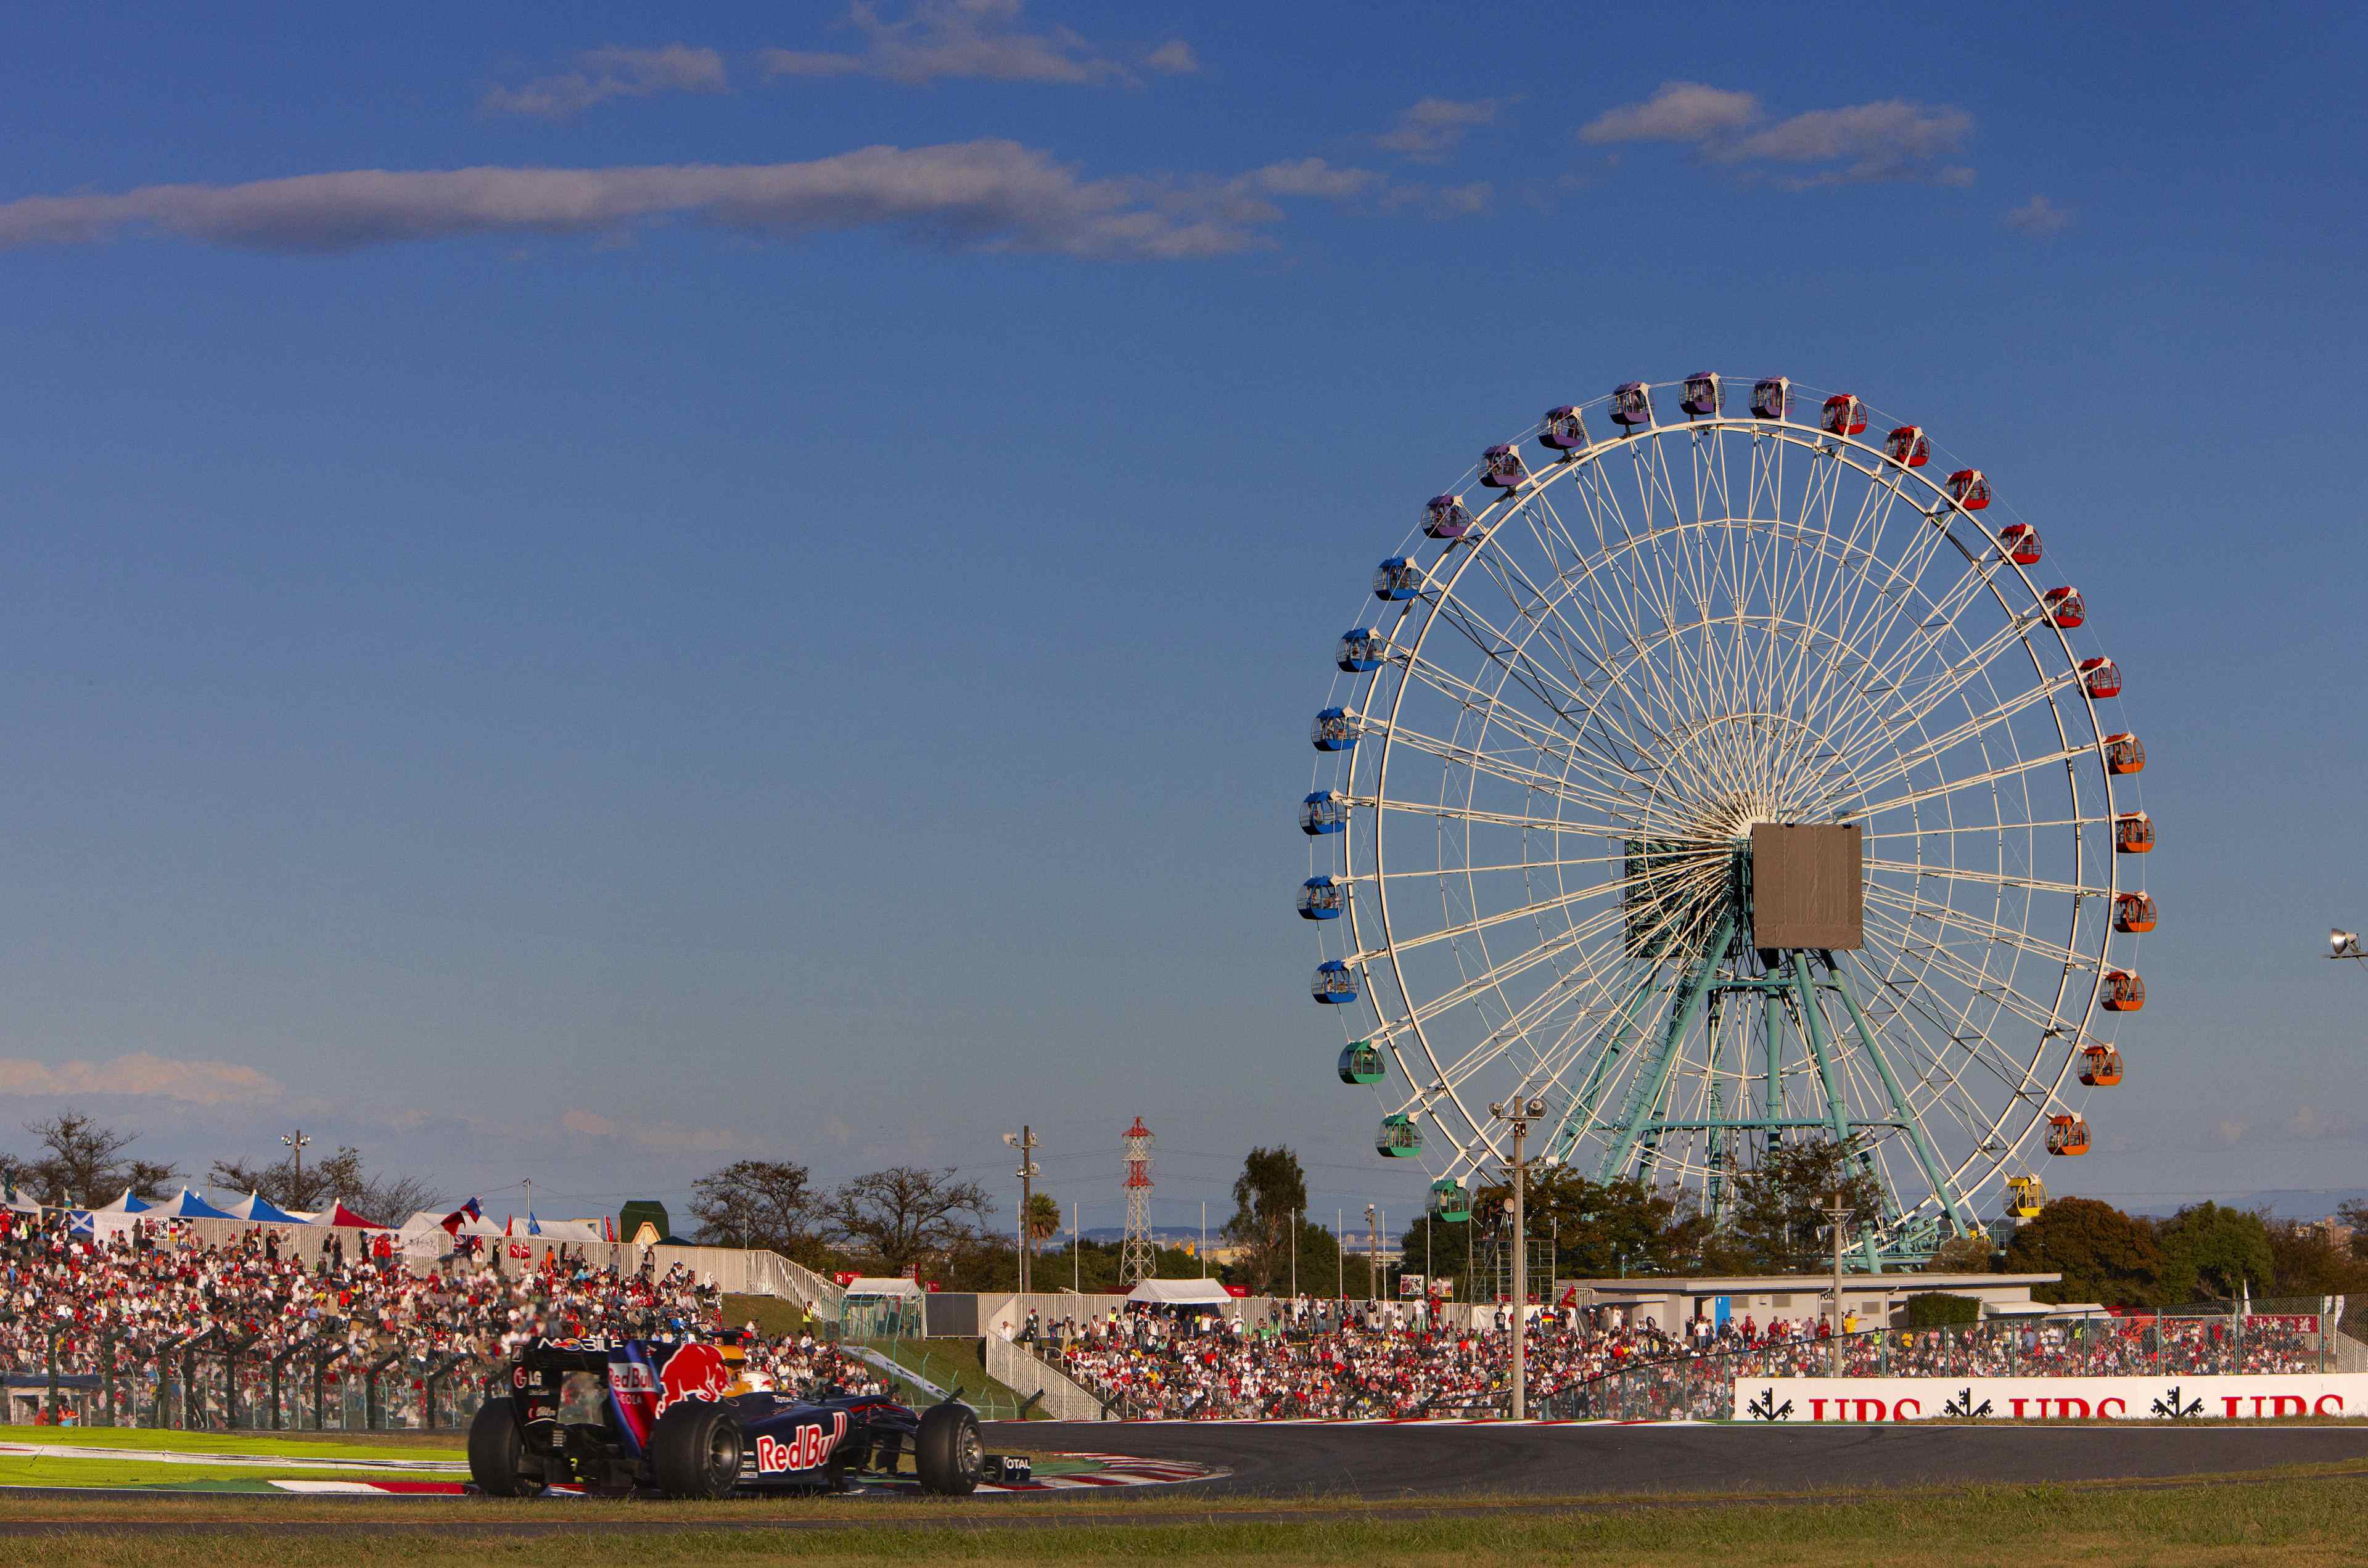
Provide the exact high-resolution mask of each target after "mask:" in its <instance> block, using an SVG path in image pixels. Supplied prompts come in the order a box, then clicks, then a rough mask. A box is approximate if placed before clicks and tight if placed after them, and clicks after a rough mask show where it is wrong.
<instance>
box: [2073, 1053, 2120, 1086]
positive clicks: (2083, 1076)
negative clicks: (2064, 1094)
mask: <svg viewBox="0 0 2368 1568" xmlns="http://www.w3.org/2000/svg"><path fill="white" fill-rule="evenodd" d="M2080 1081H2081V1082H2082V1083H2084V1084H2086V1085H2089V1087H2090V1088H2092V1089H2110V1088H2112V1086H2113V1085H2115V1084H2118V1083H2120V1082H2121V1081H2122V1053H2121V1052H2120V1051H2116V1050H2114V1049H2113V1048H2112V1046H2110V1045H2092V1046H2089V1047H2088V1048H2087V1049H2085V1050H2084V1051H2081V1052H2080Z"/></svg>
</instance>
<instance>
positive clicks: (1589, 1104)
mask: <svg viewBox="0 0 2368 1568" xmlns="http://www.w3.org/2000/svg"><path fill="white" fill-rule="evenodd" d="M1651 994H1653V977H1652V976H1651V975H1650V974H1647V975H1645V977H1644V978H1643V979H1641V980H1639V981H1637V983H1636V988H1635V990H1634V991H1633V992H1631V993H1630V994H1629V996H1628V1001H1627V1004H1626V1005H1625V1006H1622V1008H1621V1009H1620V1017H1619V1021H1618V1022H1617V1023H1615V1024H1614V1025H1613V1026H1612V1027H1611V1028H1610V1029H1608V1030H1606V1031H1605V1032H1604V1034H1603V1035H1602V1036H1601V1037H1600V1039H1599V1040H1598V1044H1599V1046H1600V1050H1598V1051H1596V1053H1595V1065H1594V1066H1593V1067H1592V1068H1590V1069H1588V1074H1587V1082H1586V1084H1585V1085H1582V1086H1581V1087H1580V1089H1579V1091H1578V1094H1577V1096H1576V1097H1575V1098H1574V1099H1572V1101H1571V1103H1570V1108H1569V1109H1568V1110H1566V1111H1565V1112H1564V1113H1563V1119H1562V1124H1561V1125H1560V1126H1558V1127H1556V1128H1555V1129H1554V1136H1553V1137H1552V1138H1550V1139H1548V1140H1547V1142H1546V1147H1547V1149H1548V1151H1549V1153H1547V1155H1546V1163H1547V1164H1548V1165H1560V1164H1561V1163H1562V1162H1563V1161H1564V1160H1565V1159H1567V1158H1568V1157H1569V1156H1570V1152H1571V1150H1573V1149H1574V1148H1576V1147H1577V1146H1578V1141H1579V1140H1580V1139H1581V1138H1583V1137H1585V1136H1586V1135H1587V1130H1588V1127H1590V1126H1591V1125H1593V1123H1594V1121H1595V1104H1596V1102H1597V1101H1598V1100H1600V1099H1601V1098H1602V1097H1603V1085H1604V1084H1605V1083H1606V1082H1608V1081H1609V1080H1610V1078H1611V1070H1612V1068H1614V1067H1616V1066H1617V1065H1619V1062H1620V1058H1621V1056H1622V1054H1623V1053H1624V1052H1625V1051H1627V1049H1628V1036H1629V1035H1630V1033H1631V1032H1633V1031H1634V1028H1636V1019H1637V1017H1638V1015H1639V1014H1641V1013H1643V1012H1644V1010H1645V998H1646V997H1647V996H1650V995H1651Z"/></svg>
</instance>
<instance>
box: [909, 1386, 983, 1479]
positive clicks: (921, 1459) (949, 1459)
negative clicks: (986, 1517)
mask: <svg viewBox="0 0 2368 1568" xmlns="http://www.w3.org/2000/svg"><path fill="white" fill-rule="evenodd" d="M913 1469H914V1470H915V1471H917V1472H918V1473H919V1475H920V1478H921V1490H922V1491H924V1492H934V1493H937V1494H939V1495H941V1496H959V1495H961V1494H962V1493H965V1492H971V1491H974V1490H976V1489H977V1486H978V1483H979V1478H980V1476H981V1475H983V1474H984V1473H985V1470H986V1441H985V1438H984V1437H980V1436H979V1430H978V1416H977V1415H975V1414H974V1413H973V1411H972V1410H971V1408H970V1406H968V1405H966V1404H934V1405H931V1406H930V1407H929V1408H928V1409H927V1410H925V1411H923V1412H921V1429H920V1430H919V1431H918V1432H917V1433H916V1434H914V1437H913Z"/></svg>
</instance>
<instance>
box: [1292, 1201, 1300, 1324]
mask: <svg viewBox="0 0 2368 1568" xmlns="http://www.w3.org/2000/svg"><path fill="white" fill-rule="evenodd" d="M1291 1299H1292V1301H1297V1300H1299V1210H1296V1209H1294V1210H1292V1211H1291Z"/></svg>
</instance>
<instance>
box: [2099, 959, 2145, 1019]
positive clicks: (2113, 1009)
mask: <svg viewBox="0 0 2368 1568" xmlns="http://www.w3.org/2000/svg"><path fill="white" fill-rule="evenodd" d="M2104 990H2105V997H2104V1007H2105V1011H2107V1012H2108V1013H2135V1012H2139V1011H2141V1010H2143V1009H2144V1008H2145V1006H2146V982H2145V981H2143V980H2141V979H2139V978H2138V977H2137V975H2135V973H2133V972H2131V971H2128V970H2126V969H2109V970H2107V971H2105V986H2104Z"/></svg>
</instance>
